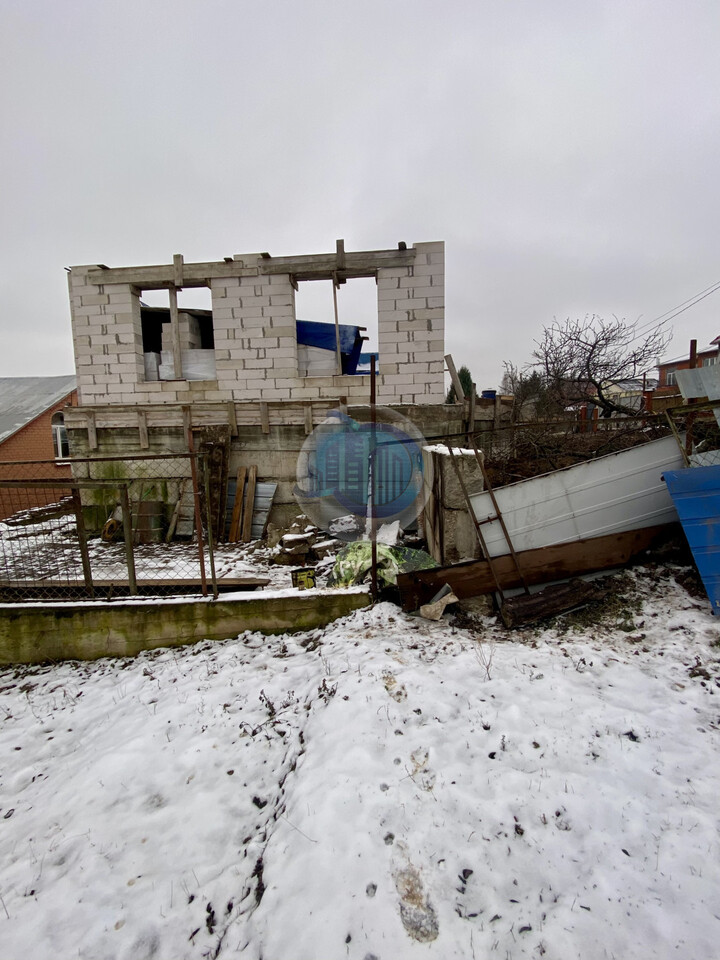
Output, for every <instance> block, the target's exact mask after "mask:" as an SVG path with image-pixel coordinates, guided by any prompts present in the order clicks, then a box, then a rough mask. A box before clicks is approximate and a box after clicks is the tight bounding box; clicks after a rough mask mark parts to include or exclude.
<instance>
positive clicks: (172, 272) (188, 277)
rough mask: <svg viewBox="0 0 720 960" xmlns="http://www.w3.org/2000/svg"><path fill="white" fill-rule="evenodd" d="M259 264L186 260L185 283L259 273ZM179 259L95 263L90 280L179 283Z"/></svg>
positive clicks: (146, 285)
mask: <svg viewBox="0 0 720 960" xmlns="http://www.w3.org/2000/svg"><path fill="white" fill-rule="evenodd" d="M257 275H258V271H257V268H256V267H245V266H243V264H242V261H240V260H231V261H230V262H229V263H225V262H224V261H222V260H221V261H219V262H211V263H183V265H182V286H183V287H206V286H207V285H208V280H213V279H219V278H221V277H256V276H257ZM176 276H177V268H176V264H175V263H167V264H156V265H153V266H148V267H114V268H111V267H93V268H92V269H91V270H88V274H87V280H88V283H98V284H100V283H129V284H131V285H132V286H134V287H140V289H141V290H162V289H163V288H165V287H167V288H169V287H174V286H177V284H176V282H175V280H176Z"/></svg>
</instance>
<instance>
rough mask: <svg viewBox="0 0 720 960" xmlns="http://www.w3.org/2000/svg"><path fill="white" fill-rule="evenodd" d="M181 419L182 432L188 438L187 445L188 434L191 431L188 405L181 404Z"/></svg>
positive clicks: (190, 413)
mask: <svg viewBox="0 0 720 960" xmlns="http://www.w3.org/2000/svg"><path fill="white" fill-rule="evenodd" d="M182 418H183V432H184V434H185V436H186V437H187V438H188V443H189V442H190V441H189V438H190V433H191V431H192V408H191V407H190V404H189V403H184V404H183V408H182ZM188 449H189V448H188Z"/></svg>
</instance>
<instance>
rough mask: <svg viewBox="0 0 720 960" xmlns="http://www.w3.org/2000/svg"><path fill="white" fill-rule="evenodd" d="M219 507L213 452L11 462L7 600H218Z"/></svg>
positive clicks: (4, 565)
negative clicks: (139, 597) (175, 597)
mask: <svg viewBox="0 0 720 960" xmlns="http://www.w3.org/2000/svg"><path fill="white" fill-rule="evenodd" d="M215 500H216V498H215V497H213V494H212V490H211V477H210V472H209V468H208V463H207V458H206V457H205V456H203V455H193V454H184V455H182V456H178V455H156V456H145V457H123V458H118V457H112V458H111V457H98V458H93V459H73V460H68V461H67V462H65V463H57V462H53V461H50V462H45V461H43V462H40V461H33V462H28V461H24V462H16V463H2V464H0V601H3V602H8V601H27V600H33V599H36V600H61V599H64V600H67V599H81V598H102V599H108V598H109V599H112V598H114V597H124V596H132V595H167V594H182V593H203V594H205V595H207V594H208V593H209V592H210V593H213V594H214V595H215V596H217V583H216V578H215V557H214V549H213V548H214V543H215V542H216V538H217V534H218V518H217V517H215V516H213V504H214V502H215ZM215 512H217V511H215ZM213 528H215V529H213Z"/></svg>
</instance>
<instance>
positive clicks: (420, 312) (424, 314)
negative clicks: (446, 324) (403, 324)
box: [411, 307, 445, 321]
mask: <svg viewBox="0 0 720 960" xmlns="http://www.w3.org/2000/svg"><path fill="white" fill-rule="evenodd" d="M411 319H413V320H440V321H442V320H444V319H445V313H444V311H443V310H440V309H438V308H437V307H435V308H433V309H430V308H427V307H426V308H424V309H423V308H421V309H415V310H413V311H412V317H411Z"/></svg>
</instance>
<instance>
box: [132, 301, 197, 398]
mask: <svg viewBox="0 0 720 960" xmlns="http://www.w3.org/2000/svg"><path fill="white" fill-rule="evenodd" d="M177 306H178V335H179V347H180V360H181V366H182V370H181V371H178V372H176V370H175V352H174V349H173V332H172V322H171V314H170V300H169V293H168V291H167V290H146V291H143V293H142V294H141V298H140V322H141V325H142V340H143V355H144V358H145V380H146V381H147V380H214V379H215V377H216V372H215V334H214V330H213V320H212V297H211V293H210V289H209V288H208V287H191V288H189V289H187V290H179V291H178V293H177Z"/></svg>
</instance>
